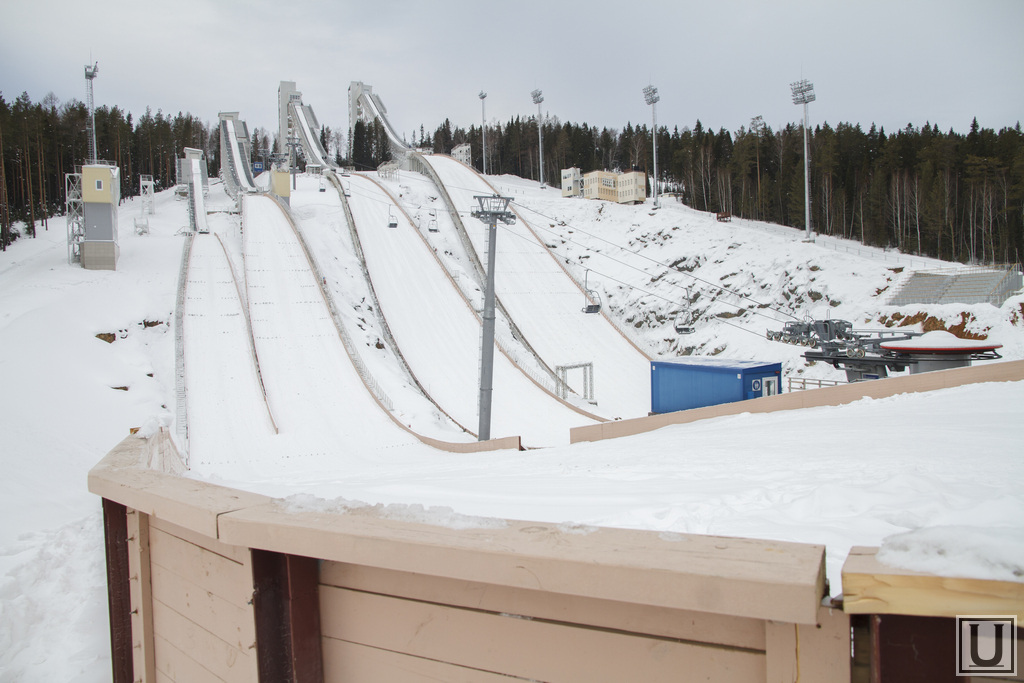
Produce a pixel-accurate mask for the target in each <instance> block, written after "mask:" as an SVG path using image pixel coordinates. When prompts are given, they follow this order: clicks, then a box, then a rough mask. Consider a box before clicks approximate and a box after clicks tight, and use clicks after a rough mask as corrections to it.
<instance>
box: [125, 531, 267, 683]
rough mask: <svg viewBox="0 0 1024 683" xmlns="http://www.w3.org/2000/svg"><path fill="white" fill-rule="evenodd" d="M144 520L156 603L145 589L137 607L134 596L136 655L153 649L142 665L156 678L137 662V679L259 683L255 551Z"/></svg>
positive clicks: (140, 592) (171, 682)
mask: <svg viewBox="0 0 1024 683" xmlns="http://www.w3.org/2000/svg"><path fill="white" fill-rule="evenodd" d="M136 516H137V517H139V518H145V521H144V525H145V526H148V533H147V535H148V541H149V550H148V555H149V559H150V562H149V566H150V589H149V600H147V599H146V596H145V595H144V593H145V591H144V589H143V588H141V587H140V588H138V589H137V594H138V595H139V597H140V602H139V604H138V605H137V606H136V605H135V604H134V598H135V594H136V593H133V608H137V610H138V611H139V612H140V615H139V616H138V617H137V618H138V622H137V625H136V624H133V639H134V640H135V644H136V648H137V650H136V652H138V651H139V650H145V648H147V647H150V648H152V649H151V653H152V654H151V656H148V657H146V658H144V664H142V666H147V665H148V666H149V667H150V671H149V672H147V671H145V669H143V670H142V671H140V669H139V667H140V664H139V663H138V662H137V663H136V677H137V678H136V680H144V681H159V682H160V683H203V682H204V681H211V682H215V681H224V682H229V683H230V682H235V681H238V682H239V683H241V682H243V681H244V682H246V683H248V682H251V681H255V680H257V671H256V651H255V647H256V634H255V628H254V621H253V614H252V605H251V601H252V593H253V589H252V566H251V564H252V563H251V559H250V553H249V549H248V548H237V547H235V546H230V545H226V544H223V543H220V542H218V541H217V540H215V539H212V538H208V537H206V536H203V535H201V534H198V533H196V532H193V531H189V530H188V529H185V528H183V527H179V526H176V525H174V524H171V523H170V522H166V521H163V520H160V519H157V518H151V517H149V516H148V515H142V514H141V513H137V515H136ZM133 554H135V553H133ZM143 556H144V554H143ZM145 564H146V562H145V561H144V560H142V561H140V565H142V566H144V565H145ZM147 621H148V622H149V623H151V627H149V628H148V629H147V626H146V625H145V624H146V622H147ZM147 640H149V641H150V642H151V644H147V642H146V641H147ZM143 675H144V677H143Z"/></svg>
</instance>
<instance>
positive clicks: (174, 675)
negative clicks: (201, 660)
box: [144, 635, 224, 683]
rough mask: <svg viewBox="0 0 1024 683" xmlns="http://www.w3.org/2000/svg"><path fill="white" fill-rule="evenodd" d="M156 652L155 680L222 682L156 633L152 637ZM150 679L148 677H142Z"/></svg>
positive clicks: (222, 682) (180, 682)
mask: <svg viewBox="0 0 1024 683" xmlns="http://www.w3.org/2000/svg"><path fill="white" fill-rule="evenodd" d="M154 647H155V651H156V654H157V662H158V663H157V681H167V683H224V679H223V678H220V677H219V676H216V675H214V674H213V672H211V671H210V670H209V669H205V668H203V667H202V666H201V665H200V664H198V663H197V662H196V661H195V660H194V659H192V658H191V657H189V656H188V655H187V654H185V653H184V652H182V651H181V650H180V649H178V648H177V647H175V646H174V645H172V644H171V643H169V642H168V641H167V640H165V639H164V638H162V637H160V636H159V635H157V636H156V637H155V638H154ZM144 680H150V679H144Z"/></svg>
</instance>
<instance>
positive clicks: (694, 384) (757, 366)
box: [651, 358, 782, 414]
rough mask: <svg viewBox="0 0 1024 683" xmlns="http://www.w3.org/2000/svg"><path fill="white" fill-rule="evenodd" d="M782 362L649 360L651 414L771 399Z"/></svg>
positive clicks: (690, 359) (777, 381) (780, 377)
mask: <svg viewBox="0 0 1024 683" xmlns="http://www.w3.org/2000/svg"><path fill="white" fill-rule="evenodd" d="M781 384H782V363H763V362H760V361H742V360H729V359H722V358H677V359H674V360H656V361H651V413H652V414H659V413H671V412H675V411H677V410H690V409H691V408H703V407H705V406H716V405H720V404H722V403H733V402H735V401H745V400H747V399H750V398H759V397H761V396H774V395H775V394H778V393H779V389H780V387H781Z"/></svg>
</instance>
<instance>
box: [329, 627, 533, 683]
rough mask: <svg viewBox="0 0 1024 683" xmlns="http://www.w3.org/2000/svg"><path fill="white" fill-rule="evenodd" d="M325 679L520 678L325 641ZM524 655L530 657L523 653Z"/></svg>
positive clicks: (488, 682) (473, 682)
mask: <svg viewBox="0 0 1024 683" xmlns="http://www.w3.org/2000/svg"><path fill="white" fill-rule="evenodd" d="M323 647H324V679H325V680H327V681H351V682H352V683H359V682H360V681H387V682H388V683H439V682H440V681H443V682H444V683H515V682H516V681H525V680H527V679H525V678H519V677H518V676H507V675H502V674H495V673H491V672H489V671H480V670H479V669H467V668H466V667H463V666H455V665H453V664H448V663H445V662H437V661H434V660H432V659H424V658H422V657H412V656H410V655H405V654H402V653H399V652H390V651H388V650H380V649H378V648H374V647H367V646H365V645H358V644H356V643H348V642H345V641H342V640H334V639H332V638H324V646H323ZM524 656H527V655H525V654H524Z"/></svg>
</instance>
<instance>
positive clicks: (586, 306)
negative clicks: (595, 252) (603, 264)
mask: <svg viewBox="0 0 1024 683" xmlns="http://www.w3.org/2000/svg"><path fill="white" fill-rule="evenodd" d="M589 278H590V270H589V269H587V271H586V273H584V275H583V292H584V297H585V298H584V300H583V312H584V313H600V312H601V294H600V292H598V291H597V290H596V289H590V287H589V286H588V282H589Z"/></svg>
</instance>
